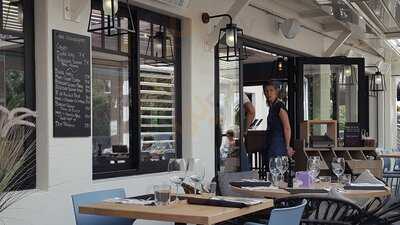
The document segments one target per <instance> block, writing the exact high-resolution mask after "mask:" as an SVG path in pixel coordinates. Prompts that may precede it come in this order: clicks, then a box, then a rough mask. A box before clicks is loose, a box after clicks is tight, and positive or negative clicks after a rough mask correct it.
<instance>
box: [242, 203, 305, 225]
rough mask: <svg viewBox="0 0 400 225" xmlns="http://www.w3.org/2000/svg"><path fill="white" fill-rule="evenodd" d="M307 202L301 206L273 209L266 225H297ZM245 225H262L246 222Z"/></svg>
mask: <svg viewBox="0 0 400 225" xmlns="http://www.w3.org/2000/svg"><path fill="white" fill-rule="evenodd" d="M306 204H307V201H304V202H303V203H302V204H301V205H298V206H294V207H289V208H279V209H273V210H272V212H271V216H270V217H269V220H268V225H283V224H284V225H299V224H300V221H301V217H302V216H303V211H304V208H305V207H306ZM245 225H262V224H260V223H254V222H247V223H245Z"/></svg>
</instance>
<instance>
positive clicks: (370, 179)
mask: <svg viewBox="0 0 400 225" xmlns="http://www.w3.org/2000/svg"><path fill="white" fill-rule="evenodd" d="M351 185H356V186H385V184H384V183H383V182H382V181H380V180H378V179H377V178H376V177H375V176H374V175H373V174H372V173H371V171H369V170H368V169H367V170H365V171H364V172H362V173H361V174H360V176H358V177H357V179H356V180H355V181H354V182H353V183H352V184H351Z"/></svg>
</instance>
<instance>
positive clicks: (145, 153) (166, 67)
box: [139, 20, 177, 161]
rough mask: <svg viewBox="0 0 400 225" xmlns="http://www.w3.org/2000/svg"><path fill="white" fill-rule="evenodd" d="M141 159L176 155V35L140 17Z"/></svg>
mask: <svg viewBox="0 0 400 225" xmlns="http://www.w3.org/2000/svg"><path fill="white" fill-rule="evenodd" d="M139 24H140V30H139V36H140V44H139V45H140V47H141V50H140V53H141V54H140V123H141V126H140V127H141V129H140V130H141V142H142V146H141V161H159V160H168V159H169V158H173V157H176V153H177V151H176V116H175V113H176V104H175V103H176V98H175V93H176V92H175V89H176V86H175V80H176V79H175V66H176V65H175V61H174V58H173V55H174V51H175V49H174V45H173V44H172V43H173V42H174V37H173V36H172V34H171V31H170V29H167V28H166V27H165V26H163V25H159V24H155V23H151V22H147V21H144V20H140V23H139Z"/></svg>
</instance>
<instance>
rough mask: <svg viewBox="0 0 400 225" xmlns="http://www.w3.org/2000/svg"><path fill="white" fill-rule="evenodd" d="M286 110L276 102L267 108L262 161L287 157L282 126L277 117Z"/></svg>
mask: <svg viewBox="0 0 400 225" xmlns="http://www.w3.org/2000/svg"><path fill="white" fill-rule="evenodd" d="M281 109H282V110H285V111H287V110H286V108H285V105H284V104H283V103H282V102H281V101H279V100H276V101H275V102H274V103H273V104H272V105H271V106H270V108H269V113H268V118H267V126H268V127H267V131H266V142H265V153H264V156H266V157H264V159H265V160H267V162H268V161H269V159H270V158H271V157H276V156H283V155H287V151H286V144H285V136H284V132H283V124H282V121H281V119H280V117H279V112H280V111H281Z"/></svg>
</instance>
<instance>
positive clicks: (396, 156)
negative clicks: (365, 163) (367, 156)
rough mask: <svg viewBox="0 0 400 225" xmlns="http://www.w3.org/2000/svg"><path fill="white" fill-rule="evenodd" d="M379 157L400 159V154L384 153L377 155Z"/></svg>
mask: <svg viewBox="0 0 400 225" xmlns="http://www.w3.org/2000/svg"><path fill="white" fill-rule="evenodd" d="M379 157H381V158H395V159H400V152H385V153H382V154H379Z"/></svg>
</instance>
